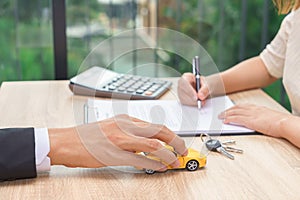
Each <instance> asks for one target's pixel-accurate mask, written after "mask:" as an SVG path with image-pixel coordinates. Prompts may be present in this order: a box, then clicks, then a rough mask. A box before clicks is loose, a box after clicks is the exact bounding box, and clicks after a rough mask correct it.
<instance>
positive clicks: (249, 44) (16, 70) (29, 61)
mask: <svg viewBox="0 0 300 200" xmlns="http://www.w3.org/2000/svg"><path fill="white" fill-rule="evenodd" d="M50 3H51V1H41V0H32V1H23V0H14V1H13V0H1V2H0V46H1V47H2V48H1V53H0V83H1V82H2V81H7V80H32V79H34V80H38V79H54V62H53V44H52V24H51V19H48V18H47V12H51V5H49V4H50ZM159 3H160V5H159V26H160V27H167V28H170V29H174V30H177V31H180V32H182V33H184V34H186V35H188V36H190V37H191V38H193V39H195V40H196V41H198V42H199V43H200V44H201V45H202V46H203V47H204V48H205V49H206V50H207V52H208V53H209V54H210V55H211V57H212V58H213V60H214V61H215V63H216V64H217V66H218V68H219V70H220V71H223V70H226V69H228V68H229V67H231V66H233V65H235V64H236V63H238V62H240V61H241V58H240V54H239V52H240V38H241V16H242V14H243V13H242V12H241V7H242V1H241V0H202V4H201V6H199V5H198V3H199V0H188V1H175V0H166V1H159ZM263 5H264V0H249V1H248V4H247V6H248V9H247V11H248V12H247V22H246V49H245V55H244V56H243V58H242V59H246V58H249V57H252V56H255V55H258V54H259V53H260V52H261V51H262V49H263V46H262V41H261V37H262V36H261V34H262V26H263V24H262V21H263V20H262V19H263V14H264V13H263ZM119 9H120V8H119ZM107 12H108V5H101V4H99V2H98V1H97V0H89V1H81V0H69V1H67V25H68V27H69V26H73V25H74V26H76V25H78V24H79V25H87V24H89V23H91V22H95V21H98V22H99V21H100V20H99V18H100V15H99V14H100V13H102V15H101V17H102V18H103V15H106V16H107ZM268 13H269V14H268V16H269V26H268V30H267V36H268V38H267V40H268V42H269V41H271V39H272V38H273V37H274V36H275V34H276V32H277V31H278V28H279V26H280V23H281V20H282V18H283V17H284V16H278V15H277V12H276V9H275V8H274V6H273V5H272V1H271V0H270V1H269V5H268ZM45 15H46V17H45ZM49 16H50V14H49V13H48V17H49ZM50 17H51V16H50ZM114 20H115V19H114ZM114 20H113V22H115V21H114ZM119 20H120V24H122V23H123V22H124V21H122V19H119ZM221 22H222V23H221ZM106 26H107V24H106ZM124 27H126V25H124ZM105 34H106V35H105ZM109 34H110V33H109V32H106V33H105V32H104V33H103V35H100V36H99V35H97V36H94V35H92V36H89V37H82V38H68V41H67V42H68V66H69V67H68V73H69V76H73V75H75V74H76V73H77V70H78V69H79V66H80V65H81V63H82V62H83V60H84V58H85V57H86V56H87V55H88V53H89V52H90V51H91V49H92V48H93V46H94V45H95V44H97V43H99V41H102V40H104V39H105V38H107V37H109V36H110V35H109ZM169 54H170V60H169V61H166V62H165V63H163V64H165V65H167V66H174V67H175V68H176V70H178V71H179V72H180V73H184V72H186V71H190V69H191V67H190V64H189V62H188V61H186V60H184V59H183V58H181V57H179V56H178V55H174V54H172V53H170V52H169ZM265 90H266V91H267V92H268V93H269V94H270V95H271V96H272V97H274V98H275V99H276V100H278V101H279V100H280V98H281V96H280V90H281V83H280V82H276V83H275V84H273V85H272V86H270V87H267V88H266V89H265ZM284 106H285V107H286V108H289V103H288V101H286V103H285V105H284Z"/></svg>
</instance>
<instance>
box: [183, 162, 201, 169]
mask: <svg viewBox="0 0 300 200" xmlns="http://www.w3.org/2000/svg"><path fill="white" fill-rule="evenodd" d="M198 167H199V163H198V161H197V160H190V161H189V162H187V163H186V166H185V168H186V169H187V170H189V171H195V170H197V169H198Z"/></svg>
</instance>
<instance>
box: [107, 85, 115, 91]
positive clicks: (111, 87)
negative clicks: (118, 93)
mask: <svg viewBox="0 0 300 200" xmlns="http://www.w3.org/2000/svg"><path fill="white" fill-rule="evenodd" d="M108 89H109V90H115V89H116V87H115V86H113V85H110V86H109V87H108Z"/></svg>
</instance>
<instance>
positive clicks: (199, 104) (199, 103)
mask: <svg viewBox="0 0 300 200" xmlns="http://www.w3.org/2000/svg"><path fill="white" fill-rule="evenodd" d="M197 103H198V109H201V101H200V100H198V102H197Z"/></svg>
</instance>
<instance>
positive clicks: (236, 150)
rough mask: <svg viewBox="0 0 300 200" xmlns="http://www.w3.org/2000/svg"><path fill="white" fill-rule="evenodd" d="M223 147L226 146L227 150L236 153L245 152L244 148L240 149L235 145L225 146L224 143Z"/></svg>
mask: <svg viewBox="0 0 300 200" xmlns="http://www.w3.org/2000/svg"><path fill="white" fill-rule="evenodd" d="M223 148H224V149H225V150H226V151H229V152H234V153H243V152H244V151H243V150H242V149H238V148H235V147H229V146H224V145H223Z"/></svg>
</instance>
